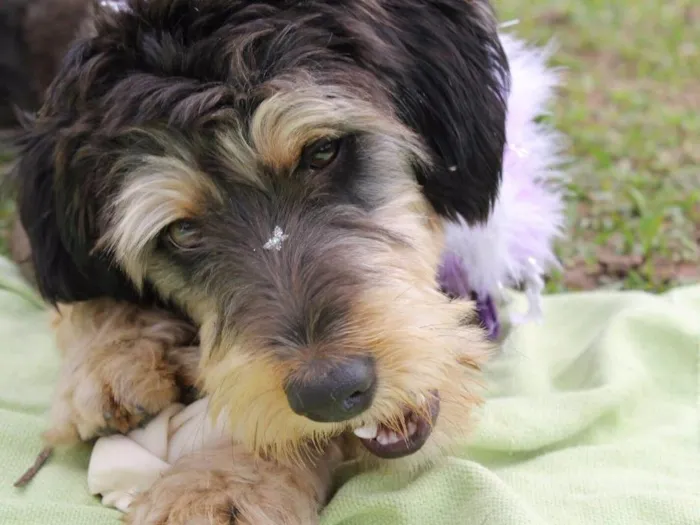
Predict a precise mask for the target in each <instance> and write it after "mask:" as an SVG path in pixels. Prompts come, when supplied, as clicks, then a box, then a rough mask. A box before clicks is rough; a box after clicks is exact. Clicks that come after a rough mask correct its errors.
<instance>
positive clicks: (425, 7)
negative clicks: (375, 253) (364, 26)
mask: <svg viewBox="0 0 700 525" xmlns="http://www.w3.org/2000/svg"><path fill="white" fill-rule="evenodd" d="M388 4H392V3H388ZM393 4H394V5H395V6H396V7H394V8H393V9H392V8H388V10H390V11H391V12H390V15H391V16H390V22H391V23H388V24H387V25H386V26H385V27H382V28H381V30H380V33H379V35H380V38H381V39H382V40H383V41H384V44H386V45H387V47H386V48H385V50H384V51H386V52H381V50H375V54H376V58H374V59H372V60H373V61H375V63H376V61H380V62H381V63H382V66H381V69H380V71H382V72H383V74H382V73H380V75H382V77H383V81H384V82H385V83H386V84H388V86H389V89H390V90H391V94H392V97H393V99H394V104H395V107H396V108H397V110H398V113H399V115H400V117H401V118H402V119H403V120H404V121H405V122H406V124H408V125H409V126H410V127H411V128H412V129H413V130H415V131H416V132H417V133H418V134H419V135H420V136H421V137H422V138H423V140H424V142H425V144H426V145H427V147H428V148H429V153H430V154H431V157H432V165H431V166H429V167H426V166H418V167H417V168H416V172H417V177H418V182H419V183H420V184H421V185H422V186H423V189H424V192H425V195H426V197H427V198H428V200H429V201H430V202H431V204H432V205H433V206H434V208H435V209H436V211H437V212H438V213H440V214H441V215H443V216H446V217H448V218H452V219H453V218H455V215H456V214H459V215H461V216H462V217H463V218H464V219H465V220H466V221H467V222H469V223H474V222H479V221H483V220H485V219H486V218H487V217H488V215H489V213H490V211H491V208H492V206H493V203H494V201H495V199H496V196H497V194H498V188H499V186H500V181H501V169H502V163H503V149H504V146H505V141H506V132H505V120H506V109H507V108H506V100H507V95H508V90H509V76H510V75H509V69H508V62H507V58H506V56H505V52H504V51H503V48H502V46H501V42H500V39H499V36H498V30H497V25H496V21H495V16H494V14H493V13H492V11H491V8H490V5H489V3H488V2H487V0H470V1H465V0H440V1H434V2H411V1H409V2H394V3H393ZM399 4H400V6H399ZM392 27H393V29H390V28H392Z"/></svg>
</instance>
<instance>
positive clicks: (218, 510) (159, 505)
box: [125, 444, 318, 525]
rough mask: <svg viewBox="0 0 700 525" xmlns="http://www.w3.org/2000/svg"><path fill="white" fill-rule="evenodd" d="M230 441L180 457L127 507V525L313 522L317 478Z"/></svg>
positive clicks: (286, 524)
mask: <svg viewBox="0 0 700 525" xmlns="http://www.w3.org/2000/svg"><path fill="white" fill-rule="evenodd" d="M312 477H313V474H311V473H310V472H308V471H304V470H294V471H292V470H290V469H285V468H283V467H280V466H277V465H274V464H271V463H268V462H265V461H263V460H255V459H253V458H252V457H251V456H249V455H248V454H246V453H244V452H241V451H240V450H238V447H237V446H235V445H231V444H229V445H228V446H227V447H223V448H220V449H219V450H213V451H206V452H204V453H202V454H198V455H196V456H191V457H189V458H184V461H181V462H179V463H177V464H176V465H175V466H174V467H173V468H172V469H171V470H170V471H168V472H167V473H166V474H165V475H164V476H163V477H161V478H160V479H159V480H158V481H157V482H156V483H155V484H154V485H153V487H151V489H150V490H149V491H148V492H146V493H144V494H141V495H140V496H138V497H137V498H136V499H135V500H134V502H133V503H132V504H131V507H130V508H129V512H128V514H127V516H126V518H125V521H126V523H127V524H129V525H229V524H236V525H314V524H316V523H318V493H317V491H316V484H317V480H315V479H312Z"/></svg>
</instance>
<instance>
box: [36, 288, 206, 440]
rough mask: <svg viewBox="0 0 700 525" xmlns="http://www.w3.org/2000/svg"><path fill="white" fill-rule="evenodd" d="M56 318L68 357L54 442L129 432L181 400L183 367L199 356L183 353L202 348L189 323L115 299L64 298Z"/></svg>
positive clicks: (54, 411)
mask: <svg viewBox="0 0 700 525" xmlns="http://www.w3.org/2000/svg"><path fill="white" fill-rule="evenodd" d="M53 325H54V330H55V333H56V341H57V345H58V348H59V350H60V352H61V354H62V359H63V362H62V366H61V371H60V375H59V380H58V389H57V392H56V395H55V397H54V401H53V405H52V407H51V423H50V428H49V430H48V431H47V432H46V434H45V439H46V441H47V443H48V444H50V445H61V444H71V443H74V442H76V441H78V440H84V441H85V440H89V439H91V438H93V437H95V436H98V435H101V434H104V433H109V432H122V433H123V432H127V431H128V430H131V429H132V428H134V427H135V426H137V425H138V424H139V423H141V422H142V421H143V420H144V419H145V418H147V417H148V416H149V415H152V414H156V413H158V412H159V411H160V410H162V409H163V408H165V407H166V406H168V405H169V404H171V403H172V402H174V401H177V400H178V397H179V395H180V387H179V385H178V378H179V373H180V372H181V371H180V370H179V367H180V366H181V363H182V362H192V361H193V360H192V359H182V357H183V356H180V355H178V354H179V353H187V352H188V351H190V352H196V351H197V348H196V347H189V348H188V347H187V346H186V345H187V344H188V343H190V342H191V341H192V338H193V334H194V332H193V329H192V328H191V327H190V326H189V325H187V324H186V323H183V322H182V321H180V320H177V319H174V318H173V317H171V316H169V315H168V314H166V313H164V312H159V311H152V310H143V309H140V308H138V307H135V306H133V305H128V304H122V303H116V302H114V301H109V300H99V301H86V302H84V303H78V304H74V305H70V306H66V305H59V308H58V311H57V313H56V316H55V319H54V322H53ZM174 357H176V358H177V359H173V358H174ZM189 375H190V376H191V375H192V374H189Z"/></svg>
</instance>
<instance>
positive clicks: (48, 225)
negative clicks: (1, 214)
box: [12, 123, 133, 304]
mask: <svg viewBox="0 0 700 525" xmlns="http://www.w3.org/2000/svg"><path fill="white" fill-rule="evenodd" d="M59 135H60V127H58V126H51V125H49V126H46V125H45V123H44V125H42V124H35V125H30V127H29V129H28V130H27V132H26V133H25V134H24V136H23V137H22V139H21V140H20V158H19V160H18V162H17V164H16V165H15V168H14V173H13V177H12V179H13V180H12V182H13V185H14V186H15V191H16V193H17V207H18V212H19V217H20V221H21V223H22V226H23V227H24V229H25V231H26V233H27V237H28V238H29V243H30V246H31V258H32V265H33V270H34V273H35V278H36V283H37V286H38V288H39V291H40V293H41V295H42V296H43V297H44V299H45V300H47V301H48V302H50V303H52V304H56V303H59V302H66V303H69V302H75V301H84V300H89V299H95V298H99V297H104V296H108V297H112V298H117V299H118V298H127V297H131V296H132V295H133V287H132V286H131V285H130V284H129V282H128V281H127V279H126V277H125V276H124V275H123V274H122V272H121V271H120V270H119V269H117V268H115V267H114V266H112V265H111V264H110V262H109V261H108V260H107V258H106V257H105V256H104V255H100V254H95V253H93V252H92V249H93V246H92V245H93V243H92V242H91V241H90V234H89V229H90V227H91V223H93V221H92V217H91V215H92V212H91V210H90V206H91V201H90V200H89V199H86V198H85V192H81V191H76V188H72V187H71V186H70V183H69V181H68V180H67V179H69V178H70V177H65V178H64V179H65V180H64V179H62V180H61V181H57V179H56V163H57V154H58V152H57V140H58V137H59ZM81 194H82V195H81Z"/></svg>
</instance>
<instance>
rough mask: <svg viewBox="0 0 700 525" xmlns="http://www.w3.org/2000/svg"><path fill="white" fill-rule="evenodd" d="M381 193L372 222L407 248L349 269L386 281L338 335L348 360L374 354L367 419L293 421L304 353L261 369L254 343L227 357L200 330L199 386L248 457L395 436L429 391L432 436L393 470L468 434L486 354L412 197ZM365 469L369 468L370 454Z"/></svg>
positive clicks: (362, 257) (293, 454) (405, 185)
mask: <svg viewBox="0 0 700 525" xmlns="http://www.w3.org/2000/svg"><path fill="white" fill-rule="evenodd" d="M395 168H396V169H398V168H399V167H398V166H396V167H395ZM386 184H390V185H392V188H391V191H388V190H389V188H383V189H382V191H381V194H391V195H392V199H391V201H390V202H388V203H387V204H386V205H385V206H384V207H381V208H379V209H378V210H377V212H376V215H375V217H374V219H375V220H376V222H377V224H383V225H385V226H386V225H387V224H388V225H389V227H390V229H392V231H394V232H395V233H396V234H397V235H398V236H400V237H401V238H402V239H403V240H404V244H397V245H395V246H382V247H381V248H383V249H377V247H376V246H374V245H373V246H370V247H368V249H367V250H363V251H362V252H361V253H358V256H357V257H356V258H355V260H357V261H362V263H364V264H367V265H368V267H371V268H374V269H375V270H376V269H377V268H381V269H383V271H381V272H380V273H381V275H382V276H383V280H382V281H380V282H376V283H374V286H372V287H371V288H369V289H368V290H366V292H365V293H364V294H363V297H362V298H361V300H360V301H359V302H358V303H357V304H356V306H355V311H354V312H353V314H352V315H351V316H350V317H351V318H352V319H353V320H355V322H356V327H355V328H354V329H351V330H349V331H347V333H342V334H338V338H339V340H340V341H342V344H341V346H340V348H341V350H340V352H342V355H346V356H347V355H350V354H351V353H352V351H353V350H352V349H353V348H357V349H371V354H372V356H373V357H374V358H375V359H376V362H377V370H378V373H379V385H380V387H379V390H378V391H377V394H376V397H375V403H374V405H373V407H372V408H371V409H370V410H368V411H367V412H365V413H363V414H362V415H361V416H360V417H358V418H357V419H355V420H351V421H347V422H344V423H336V424H329V423H315V422H313V421H311V420H309V419H306V418H304V417H301V416H298V415H296V414H294V413H293V412H292V411H291V410H290V408H289V405H288V401H287V398H286V397H285V394H284V391H283V384H284V380H285V378H287V377H289V374H290V370H292V371H293V370H295V369H297V368H298V369H302V370H303V369H304V364H305V360H306V359H307V357H305V356H307V355H308V357H309V358H311V357H313V355H309V354H305V353H304V352H300V353H299V355H298V357H297V362H295V361H294V360H291V361H285V362H284V363H280V362H277V361H275V360H274V359H269V360H266V359H265V358H264V357H262V356H264V351H263V350H262V349H259V348H257V347H256V346H255V342H254V341H246V340H245V339H244V338H241V336H240V335H237V337H236V339H235V340H230V341H223V342H220V343H219V344H220V345H221V346H222V347H223V348H224V349H225V350H222V351H218V350H217V348H215V347H214V345H215V340H214V337H213V333H214V332H213V329H214V326H215V324H216V322H215V320H211V321H210V322H209V323H205V324H204V325H203V326H202V329H201V332H200V334H201V345H202V350H203V358H202V359H203V360H202V384H203V388H204V390H205V392H206V393H207V394H209V395H211V399H212V401H211V410H212V412H213V413H214V414H216V415H218V414H219V413H221V412H225V413H227V414H229V418H230V419H231V429H232V433H233V436H234V438H235V439H236V440H238V441H240V442H241V443H243V444H244V445H245V446H246V448H247V449H249V450H253V451H256V452H257V453H258V454H260V455H266V454H270V455H272V456H273V457H276V458H278V459H279V460H281V461H289V462H291V463H297V462H299V461H303V460H304V458H306V457H307V456H309V455H312V454H313V453H314V451H315V450H316V448H317V447H318V446H320V445H319V444H323V443H325V442H326V441H327V439H328V438H329V437H332V436H337V435H339V434H340V433H342V432H346V431H348V430H351V429H352V428H356V427H359V426H363V425H364V424H367V423H370V422H373V421H379V422H384V423H387V422H391V423H393V425H392V426H394V428H396V429H397V430H401V425H402V424H403V421H402V416H403V408H404V407H411V408H413V409H414V410H421V409H422V406H421V405H420V404H419V403H418V402H417V400H418V399H419V398H420V397H421V396H424V397H427V396H430V395H431V394H430V390H431V389H434V388H439V389H440V399H441V405H442V407H441V415H440V418H439V420H438V425H437V428H436V429H435V431H434V433H433V435H432V436H431V438H430V441H429V442H428V444H426V445H425V446H424V447H423V449H422V450H421V451H419V452H418V453H416V454H414V455H412V456H409V457H408V458H405V459H403V460H399V461H393V462H392V467H399V466H400V464H404V465H406V467H407V468H408V469H411V468H413V467H414V466H417V465H421V464H425V462H426V461H429V460H430V458H431V457H434V456H436V455H437V454H438V453H439V452H441V449H443V448H444V447H446V446H448V445H449V443H450V441H453V440H454V438H455V437H458V436H459V435H461V434H462V433H464V432H465V429H466V428H467V427H468V421H469V416H470V415H471V414H470V407H473V406H474V405H475V404H476V403H477V402H478V393H477V386H478V385H477V383H476V382H475V380H474V376H473V374H472V373H471V371H473V370H474V369H476V368H477V367H478V365H479V364H480V363H482V362H484V361H485V360H486V358H487V356H488V354H489V350H490V346H489V345H488V344H487V343H486V342H485V340H484V337H483V332H482V331H481V330H480V329H479V328H477V327H476V326H461V321H463V320H464V319H465V318H469V317H471V316H473V315H474V312H473V305H472V303H471V302H469V301H450V300H449V299H448V298H447V297H446V296H444V295H443V294H442V293H440V292H439V291H437V283H436V277H435V268H436V267H437V265H438V260H439V256H440V252H441V250H442V243H441V235H440V234H439V231H438V232H436V229H438V226H437V224H438V221H437V220H436V217H435V216H434V213H433V212H432V211H431V210H430V208H429V207H428V205H427V204H426V203H425V202H424V200H423V198H422V196H421V195H420V192H419V190H418V188H416V187H415V184H413V183H412V182H411V181H408V180H406V179H405V178H402V179H398V180H389V182H387V183H386ZM319 351H321V352H331V351H332V350H329V349H328V348H325V349H322V350H319ZM465 365H466V366H465ZM292 373H293V372H292ZM358 450H359V449H358ZM363 456H365V455H364V454H363ZM364 459H365V460H367V461H369V462H370V463H375V462H374V460H373V458H372V457H371V456H370V455H368V454H367V455H366V457H364Z"/></svg>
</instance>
